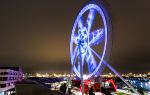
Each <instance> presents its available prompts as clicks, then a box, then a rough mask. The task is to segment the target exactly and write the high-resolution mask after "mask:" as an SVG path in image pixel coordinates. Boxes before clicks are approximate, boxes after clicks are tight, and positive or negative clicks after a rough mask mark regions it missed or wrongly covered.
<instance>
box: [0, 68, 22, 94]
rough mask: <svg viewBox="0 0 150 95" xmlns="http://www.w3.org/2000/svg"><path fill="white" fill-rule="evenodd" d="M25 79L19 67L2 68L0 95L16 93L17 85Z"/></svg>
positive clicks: (0, 69)
mask: <svg viewBox="0 0 150 95" xmlns="http://www.w3.org/2000/svg"><path fill="white" fill-rule="evenodd" d="M22 79H23V73H22V70H21V69H20V68H18V67H0V95H11V94H12V93H14V91H13V89H14V88H15V83H16V82H18V81H21V80H22Z"/></svg>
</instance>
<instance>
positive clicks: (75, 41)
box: [72, 34, 78, 45]
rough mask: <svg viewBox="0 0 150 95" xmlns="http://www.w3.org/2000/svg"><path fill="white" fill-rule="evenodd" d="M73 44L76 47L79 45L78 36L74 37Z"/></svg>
mask: <svg viewBox="0 0 150 95" xmlns="http://www.w3.org/2000/svg"><path fill="white" fill-rule="evenodd" d="M72 39H73V42H74V43H75V44H76V45H78V36H77V34H74V36H73V38H72Z"/></svg>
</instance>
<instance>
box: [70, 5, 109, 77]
mask: <svg viewBox="0 0 150 95" xmlns="http://www.w3.org/2000/svg"><path fill="white" fill-rule="evenodd" d="M87 11H89V14H88V17H87V20H86V24H83V19H82V18H83V14H85V12H87ZM96 13H98V15H99V16H100V17H101V18H102V21H103V27H102V28H98V29H96V30H95V31H92V32H90V31H91V28H92V25H93V21H94V19H95V15H96ZM76 30H77V31H78V32H77V33H76ZM107 32H108V25H107V18H106V15H105V12H104V10H103V8H102V7H101V6H99V5H97V4H94V3H91V4H87V5H86V6H84V7H83V8H82V9H81V11H80V12H79V14H78V16H77V18H76V20H75V22H74V25H73V29H72V34H71V40H70V57H71V63H72V65H73V66H74V67H73V70H74V72H75V74H76V75H77V76H78V77H79V78H81V75H80V69H79V67H80V65H79V64H77V65H78V66H75V63H76V61H77V58H78V55H79V54H81V56H82V60H85V62H86V63H87V65H88V71H89V73H88V74H87V75H86V79H88V78H90V77H92V76H94V75H96V74H97V72H98V70H99V69H100V68H101V66H102V62H103V60H104V57H105V54H106V47H107V40H108V35H107V34H108V33H107ZM102 41H104V45H103V50H102V55H100V56H101V59H100V61H99V62H98V63H96V60H95V59H94V55H93V51H91V48H92V46H93V45H98V44H101V42H102ZM79 45H80V48H81V49H80V51H79V49H78V47H79ZM83 65H84V63H83Z"/></svg>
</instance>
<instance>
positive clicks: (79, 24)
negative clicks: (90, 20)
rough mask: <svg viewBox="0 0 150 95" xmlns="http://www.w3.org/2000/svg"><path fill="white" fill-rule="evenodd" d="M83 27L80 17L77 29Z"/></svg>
mask: <svg viewBox="0 0 150 95" xmlns="http://www.w3.org/2000/svg"><path fill="white" fill-rule="evenodd" d="M83 27H84V24H83V20H82V17H81V18H80V20H79V22H78V28H79V29H83Z"/></svg>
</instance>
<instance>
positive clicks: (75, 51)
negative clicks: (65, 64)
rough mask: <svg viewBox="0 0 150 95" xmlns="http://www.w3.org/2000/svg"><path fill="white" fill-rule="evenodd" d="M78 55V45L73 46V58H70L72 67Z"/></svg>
mask: <svg viewBox="0 0 150 95" xmlns="http://www.w3.org/2000/svg"><path fill="white" fill-rule="evenodd" d="M78 55H79V52H78V46H76V47H75V50H74V54H73V58H72V63H73V64H72V65H73V67H74V65H75V63H76V59H77V56H78Z"/></svg>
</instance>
